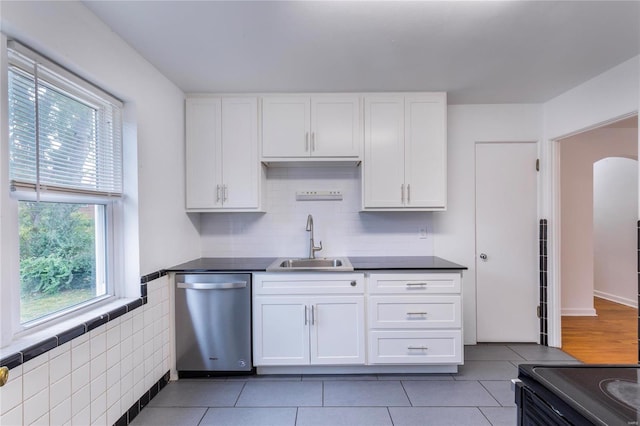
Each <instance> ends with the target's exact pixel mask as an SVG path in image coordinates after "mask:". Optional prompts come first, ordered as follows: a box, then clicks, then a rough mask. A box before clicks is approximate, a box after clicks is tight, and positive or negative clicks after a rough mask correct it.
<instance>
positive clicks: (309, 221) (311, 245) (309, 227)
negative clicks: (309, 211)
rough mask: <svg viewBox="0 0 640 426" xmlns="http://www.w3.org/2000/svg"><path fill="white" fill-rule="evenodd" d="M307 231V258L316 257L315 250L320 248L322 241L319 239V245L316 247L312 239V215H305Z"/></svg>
mask: <svg viewBox="0 0 640 426" xmlns="http://www.w3.org/2000/svg"><path fill="white" fill-rule="evenodd" d="M307 231H308V232H310V234H309V259H315V258H316V252H317V251H320V250H322V241H320V245H319V246H318V247H316V245H315V242H314V241H313V216H311V215H309V216H307Z"/></svg>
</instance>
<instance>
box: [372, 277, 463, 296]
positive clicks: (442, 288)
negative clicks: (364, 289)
mask: <svg viewBox="0 0 640 426" xmlns="http://www.w3.org/2000/svg"><path fill="white" fill-rule="evenodd" d="M368 280H369V293H382V294H385V293H386V294H388V293H395V294H421V293H460V274H459V273H456V274H446V273H433V274H430V273H423V274H371V275H369V278H368Z"/></svg>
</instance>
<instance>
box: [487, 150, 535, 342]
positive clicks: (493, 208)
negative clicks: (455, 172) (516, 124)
mask: <svg viewBox="0 0 640 426" xmlns="http://www.w3.org/2000/svg"><path fill="white" fill-rule="evenodd" d="M536 157H537V147H536V143H478V144H476V291H477V294H476V298H477V340H478V341H479V342H537V341H538V337H539V336H538V332H539V323H538V318H537V315H536V308H537V306H538V267H537V263H538V262H537V261H538V239H537V229H538V226H537V213H536V206H537V185H536V182H537V172H536V168H535V162H536Z"/></svg>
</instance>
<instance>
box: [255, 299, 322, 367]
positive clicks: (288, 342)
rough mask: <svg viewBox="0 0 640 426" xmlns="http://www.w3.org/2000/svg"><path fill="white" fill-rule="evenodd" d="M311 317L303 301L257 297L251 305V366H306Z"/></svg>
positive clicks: (307, 362)
mask: <svg viewBox="0 0 640 426" xmlns="http://www.w3.org/2000/svg"><path fill="white" fill-rule="evenodd" d="M310 315H311V313H310V312H309V307H308V306H307V304H306V300H305V299H304V298H300V297H284V296H283V297H272V296H269V297H256V298H255V299H254V305H253V360H254V364H255V365H257V366H262V365H307V364H309V324H310Z"/></svg>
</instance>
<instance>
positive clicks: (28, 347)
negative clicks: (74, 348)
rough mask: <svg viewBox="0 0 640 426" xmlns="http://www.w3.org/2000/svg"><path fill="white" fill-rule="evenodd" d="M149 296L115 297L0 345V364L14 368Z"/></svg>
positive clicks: (123, 312) (131, 308)
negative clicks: (3, 345) (1, 346)
mask: <svg viewBox="0 0 640 426" xmlns="http://www.w3.org/2000/svg"><path fill="white" fill-rule="evenodd" d="M145 302H146V297H145V298H142V297H137V298H114V299H112V300H110V301H108V302H106V303H102V304H100V305H99V306H96V307H95V308H93V309H89V310H87V311H85V312H82V313H79V314H77V315H72V316H71V317H70V318H68V319H65V320H63V321H60V322H56V323H55V324H52V325H50V326H45V327H44V328H41V329H39V330H38V331H34V332H32V333H27V334H25V335H23V336H20V337H18V338H16V339H14V340H13V341H12V342H11V343H10V344H9V345H7V346H5V347H3V348H0V360H1V362H0V366H2V365H7V367H9V368H14V367H16V366H18V365H20V364H22V363H24V362H27V361H28V360H30V359H33V358H35V357H36V356H38V355H42V354H43V353H45V352H47V351H49V350H51V349H54V348H56V347H58V346H60V345H63V344H64V343H67V342H69V341H71V340H72V339H74V338H76V337H79V336H81V335H83V334H85V333H88V332H89V331H91V330H93V329H94V328H96V327H99V326H100V325H103V324H106V323H107V322H109V321H112V320H114V319H116V318H118V317H120V316H121V315H124V314H126V313H128V312H131V311H132V310H133V309H136V308H138V307H140V306H142V305H143V304H144V303H145Z"/></svg>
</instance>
